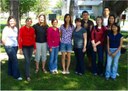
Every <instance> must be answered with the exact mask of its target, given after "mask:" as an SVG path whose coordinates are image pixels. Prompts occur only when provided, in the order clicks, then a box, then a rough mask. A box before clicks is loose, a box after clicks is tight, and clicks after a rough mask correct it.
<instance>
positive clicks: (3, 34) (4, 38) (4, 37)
mask: <svg viewBox="0 0 128 91" xmlns="http://www.w3.org/2000/svg"><path fill="white" fill-rule="evenodd" d="M6 39H7V32H6V27H5V28H4V29H3V32H2V43H3V45H5V43H6Z"/></svg>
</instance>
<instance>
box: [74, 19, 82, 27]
mask: <svg viewBox="0 0 128 91" xmlns="http://www.w3.org/2000/svg"><path fill="white" fill-rule="evenodd" d="M75 24H76V27H77V26H81V19H80V18H76V19H75Z"/></svg>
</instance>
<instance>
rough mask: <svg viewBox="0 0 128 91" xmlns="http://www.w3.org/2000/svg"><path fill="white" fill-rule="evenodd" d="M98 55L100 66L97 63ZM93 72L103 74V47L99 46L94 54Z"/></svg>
mask: <svg viewBox="0 0 128 91" xmlns="http://www.w3.org/2000/svg"><path fill="white" fill-rule="evenodd" d="M96 54H98V65H97V62H96ZM92 72H93V73H98V74H99V75H100V74H103V46H102V45H98V46H97V52H94V51H93V52H92Z"/></svg>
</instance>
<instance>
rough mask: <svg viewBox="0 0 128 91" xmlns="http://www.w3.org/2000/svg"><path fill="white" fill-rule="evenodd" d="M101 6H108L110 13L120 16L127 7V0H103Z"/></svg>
mask: <svg viewBox="0 0 128 91" xmlns="http://www.w3.org/2000/svg"><path fill="white" fill-rule="evenodd" d="M103 6H104V7H109V8H110V10H111V13H113V14H115V15H116V16H120V15H121V13H122V12H123V11H124V10H125V9H126V8H128V1H127V0H112V1H109V0H103Z"/></svg>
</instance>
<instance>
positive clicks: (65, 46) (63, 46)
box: [60, 43, 72, 52]
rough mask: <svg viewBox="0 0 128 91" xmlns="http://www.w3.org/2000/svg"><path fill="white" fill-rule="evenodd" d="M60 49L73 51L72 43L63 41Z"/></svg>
mask: <svg viewBox="0 0 128 91" xmlns="http://www.w3.org/2000/svg"><path fill="white" fill-rule="evenodd" d="M60 51H61V52H72V44H65V43H61V45H60Z"/></svg>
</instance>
